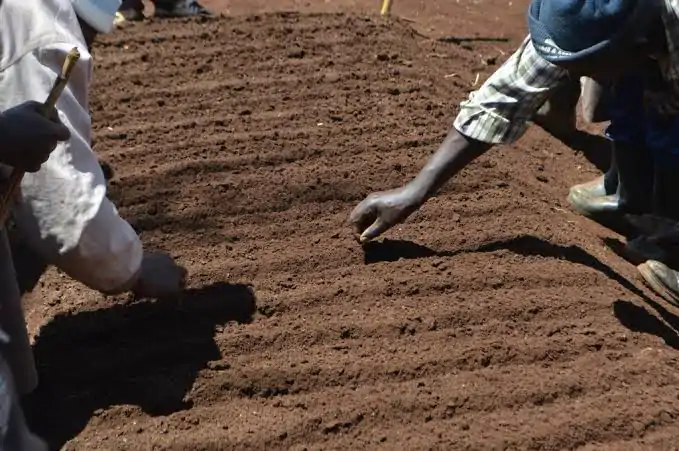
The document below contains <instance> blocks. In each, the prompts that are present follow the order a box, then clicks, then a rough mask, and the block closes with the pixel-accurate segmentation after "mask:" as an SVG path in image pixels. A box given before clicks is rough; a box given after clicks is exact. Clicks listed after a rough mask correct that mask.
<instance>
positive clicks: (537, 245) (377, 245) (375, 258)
mask: <svg viewBox="0 0 679 451" xmlns="http://www.w3.org/2000/svg"><path fill="white" fill-rule="evenodd" d="M501 249H506V250H509V251H511V252H514V253H516V254H521V255H539V256H542V257H550V258H558V259H563V260H568V261H570V262H573V263H577V264H580V265H585V266H589V267H590V268H593V269H595V270H597V271H599V272H601V273H602V274H604V275H605V276H606V277H608V278H610V279H613V280H615V281H616V282H618V283H619V284H620V285H622V286H623V287H624V288H626V289H627V290H629V291H630V292H631V293H633V294H634V295H636V296H638V297H639V298H641V299H642V300H643V301H644V302H645V303H646V304H647V305H648V306H649V307H651V308H652V309H653V310H654V311H655V312H656V313H657V316H656V315H654V314H653V313H651V312H649V311H648V310H647V309H645V308H644V307H641V306H638V305H636V304H634V303H632V302H630V301H623V300H618V301H616V302H614V304H613V310H614V314H615V316H616V318H618V320H619V321H620V323H621V324H622V325H623V326H625V327H626V328H628V329H629V330H631V331H633V332H643V333H647V334H652V335H656V336H658V337H660V338H662V339H663V340H664V341H665V343H666V344H667V345H668V346H671V347H672V348H674V349H677V350H679V317H677V316H676V315H675V314H673V313H672V312H670V311H668V310H667V309H666V308H665V307H663V306H662V305H661V304H659V303H658V302H656V301H654V300H653V299H651V298H649V297H648V296H647V295H646V293H644V292H643V291H642V290H641V289H639V288H638V287H637V286H636V285H634V284H633V283H632V282H630V281H629V280H627V279H626V278H625V277H623V276H622V275H621V274H619V273H617V272H616V271H615V270H613V269H612V268H611V267H610V266H608V265H606V264H605V263H603V262H601V261H600V260H599V259H597V258H596V257H594V256H593V255H591V254H590V253H588V252H587V251H585V250H583V249H581V248H579V247H577V246H563V245H559V244H554V243H550V242H548V241H545V240H543V239H540V238H537V237H534V236H530V235H522V236H519V237H516V238H512V239H509V240H502V241H496V242H492V243H488V244H484V245H482V246H479V247H476V248H472V249H460V250H457V251H435V250H433V249H431V248H428V247H426V246H422V245H419V244H416V243H413V242H411V241H402V240H384V241H382V242H371V243H368V244H366V245H365V246H364V256H365V262H366V264H371V263H377V262H384V261H397V260H399V259H402V258H403V259H419V258H427V257H452V256H455V255H458V254H462V253H469V252H493V251H497V250H501Z"/></svg>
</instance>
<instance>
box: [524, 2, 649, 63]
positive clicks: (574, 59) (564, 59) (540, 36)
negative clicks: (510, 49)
mask: <svg viewBox="0 0 679 451" xmlns="http://www.w3.org/2000/svg"><path fill="white" fill-rule="evenodd" d="M541 3H542V0H533V2H531V4H530V6H529V8H528V29H529V31H530V36H531V41H532V43H533V47H535V50H536V51H537V52H538V54H539V55H540V56H541V57H543V58H544V59H546V60H547V61H549V62H551V63H554V64H559V63H561V64H566V63H581V62H586V61H588V60H591V59H594V58H596V57H598V56H600V55H602V54H605V53H607V52H609V51H612V50H614V49H615V48H616V47H617V46H618V44H621V43H623V42H625V41H626V39H627V38H629V37H633V36H637V35H639V32H640V31H642V30H645V29H646V28H647V27H648V25H649V24H650V23H651V21H652V20H653V19H654V17H655V16H657V9H656V8H653V7H651V5H648V3H647V2H646V1H639V2H638V3H637V6H636V8H635V9H634V11H633V12H632V14H631V16H630V18H629V20H628V22H627V24H626V25H625V26H623V27H621V29H620V30H619V31H618V32H616V33H614V34H612V35H611V36H610V37H609V38H608V39H605V40H603V41H600V42H598V43H596V44H594V45H592V46H590V47H587V48H585V49H581V50H578V51H575V52H573V51H569V50H565V49H562V48H561V47H559V46H558V45H557V44H556V43H555V42H554V40H553V39H552V36H551V35H550V33H549V31H547V29H546V28H545V26H544V25H543V24H542V23H541V22H540V21H539V20H538V19H537V18H536V17H535V12H536V11H537V10H538V9H539V8H540V4H541Z"/></svg>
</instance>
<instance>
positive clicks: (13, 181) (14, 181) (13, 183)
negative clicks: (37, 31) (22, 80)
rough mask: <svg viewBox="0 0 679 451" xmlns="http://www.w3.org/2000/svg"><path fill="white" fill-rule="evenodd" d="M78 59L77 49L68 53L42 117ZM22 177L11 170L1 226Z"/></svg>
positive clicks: (0, 207) (0, 205)
mask: <svg viewBox="0 0 679 451" xmlns="http://www.w3.org/2000/svg"><path fill="white" fill-rule="evenodd" d="M79 59H80V52H78V49H77V48H76V47H74V48H73V49H71V51H70V52H68V54H67V55H66V60H65V61H64V65H63V66H62V68H61V73H60V74H59V76H58V77H57V79H56V80H55V81H54V85H52V89H51V90H50V93H49V95H48V96H47V100H45V103H43V108H42V114H43V115H44V116H48V115H49V114H50V112H51V111H52V110H53V109H54V107H55V106H56V103H57V100H58V99H59V96H60V95H61V93H62V92H63V91H64V88H66V85H68V80H69V77H70V76H71V72H72V71H73V68H74V67H75V64H76V63H77V62H78V60H79ZM23 177H24V171H22V170H19V169H16V168H15V169H14V170H12V174H11V175H10V178H9V184H8V187H7V191H6V192H5V194H4V196H3V197H2V201H0V224H2V225H4V224H5V221H6V220H7V216H8V215H9V211H10V210H11V203H12V200H13V198H14V195H15V194H16V191H17V189H18V188H19V185H20V184H21V179H22V178H23Z"/></svg>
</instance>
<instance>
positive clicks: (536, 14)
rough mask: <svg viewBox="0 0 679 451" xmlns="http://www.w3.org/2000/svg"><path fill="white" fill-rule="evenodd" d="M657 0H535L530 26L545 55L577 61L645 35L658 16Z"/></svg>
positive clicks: (561, 60) (554, 60)
mask: <svg viewBox="0 0 679 451" xmlns="http://www.w3.org/2000/svg"><path fill="white" fill-rule="evenodd" d="M654 3H655V4H656V5H657V0H533V1H532V2H531V4H530V6H529V7H528V30H529V31H530V36H531V40H532V42H533V46H534V47H535V50H536V51H537V52H538V54H539V55H540V56H542V57H543V58H544V59H546V60H547V61H550V62H552V63H555V64H559V63H577V62H580V61H584V60H589V59H591V58H593V57H597V56H600V55H602V54H605V53H607V52H608V51H610V50H614V49H616V48H617V45H618V44H620V43H622V42H625V41H627V40H628V39H629V38H634V37H641V36H643V34H644V33H646V32H647V30H648V27H649V26H650V25H651V24H652V21H653V20H654V19H655V18H657V17H658V8H657V7H655V6H656V5H654Z"/></svg>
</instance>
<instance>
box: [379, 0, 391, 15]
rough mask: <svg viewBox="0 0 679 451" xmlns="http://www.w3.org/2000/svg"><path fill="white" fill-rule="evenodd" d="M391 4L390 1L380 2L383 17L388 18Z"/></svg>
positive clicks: (383, 0)
mask: <svg viewBox="0 0 679 451" xmlns="http://www.w3.org/2000/svg"><path fill="white" fill-rule="evenodd" d="M391 3H392V0H382V12H381V13H380V14H382V15H383V16H388V15H389V14H391Z"/></svg>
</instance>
